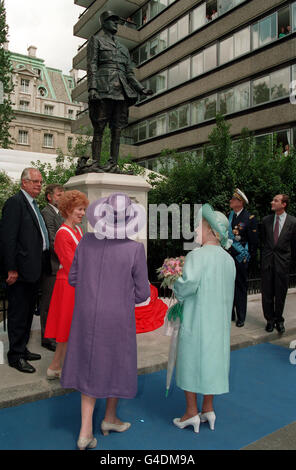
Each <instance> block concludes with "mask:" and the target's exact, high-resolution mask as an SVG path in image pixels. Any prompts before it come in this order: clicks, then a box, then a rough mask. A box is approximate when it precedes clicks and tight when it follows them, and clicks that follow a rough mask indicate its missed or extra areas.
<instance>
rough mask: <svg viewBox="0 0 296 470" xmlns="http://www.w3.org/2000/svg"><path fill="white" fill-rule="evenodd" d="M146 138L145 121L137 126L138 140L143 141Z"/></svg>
mask: <svg viewBox="0 0 296 470" xmlns="http://www.w3.org/2000/svg"><path fill="white" fill-rule="evenodd" d="M146 138H147V121H145V122H144V123H141V124H139V140H144V139H146Z"/></svg>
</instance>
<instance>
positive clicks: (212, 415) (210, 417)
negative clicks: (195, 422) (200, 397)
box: [199, 411, 216, 431]
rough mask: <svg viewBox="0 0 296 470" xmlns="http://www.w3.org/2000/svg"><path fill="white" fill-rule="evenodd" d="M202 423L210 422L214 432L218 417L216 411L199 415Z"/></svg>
mask: <svg viewBox="0 0 296 470" xmlns="http://www.w3.org/2000/svg"><path fill="white" fill-rule="evenodd" d="M199 417H200V422H201V423H206V422H207V421H208V423H209V426H210V429H211V430H212V431H214V429H215V421H216V415H215V412H214V411H207V412H206V413H199Z"/></svg>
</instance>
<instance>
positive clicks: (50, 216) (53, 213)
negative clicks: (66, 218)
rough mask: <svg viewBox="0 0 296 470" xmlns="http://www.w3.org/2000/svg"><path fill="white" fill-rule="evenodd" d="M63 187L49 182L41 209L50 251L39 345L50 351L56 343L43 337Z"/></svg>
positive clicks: (43, 282) (43, 285)
mask: <svg viewBox="0 0 296 470" xmlns="http://www.w3.org/2000/svg"><path fill="white" fill-rule="evenodd" d="M64 191H65V190H64V188H63V186H61V185H60V184H49V185H48V186H47V187H46V188H45V199H46V201H47V205H46V206H45V207H44V209H42V216H43V219H44V221H45V224H46V227H47V231H48V236H49V251H50V267H51V272H50V273H43V275H42V280H41V290H42V296H41V301H40V324H41V345H42V346H43V347H44V348H47V349H49V350H50V351H55V348H56V344H55V341H54V340H53V339H48V338H44V332H45V326H46V320H47V314H48V309H49V304H50V299H51V296H52V291H53V287H54V283H55V279H56V274H57V272H58V269H59V265H60V262H59V259H58V257H57V255H56V254H55V252H54V239H55V236H56V233H57V231H58V229H59V228H60V226H61V225H62V223H63V218H62V216H61V215H60V214H59V210H58V202H59V200H60V198H61V196H62V195H63V194H64Z"/></svg>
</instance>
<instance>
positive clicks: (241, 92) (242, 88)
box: [235, 82, 250, 111]
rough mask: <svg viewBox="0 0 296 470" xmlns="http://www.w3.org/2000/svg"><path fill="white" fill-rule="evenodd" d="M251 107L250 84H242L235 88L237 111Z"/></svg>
mask: <svg viewBox="0 0 296 470" xmlns="http://www.w3.org/2000/svg"><path fill="white" fill-rule="evenodd" d="M249 107H250V83H249V82H247V83H242V84H241V85H238V86H236V87H235V111H242V110H243V109H246V108H249Z"/></svg>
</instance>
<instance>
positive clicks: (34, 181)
mask: <svg viewBox="0 0 296 470" xmlns="http://www.w3.org/2000/svg"><path fill="white" fill-rule="evenodd" d="M27 181H31V182H32V183H33V184H37V183H40V184H43V181H42V180H31V179H30V178H27Z"/></svg>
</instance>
